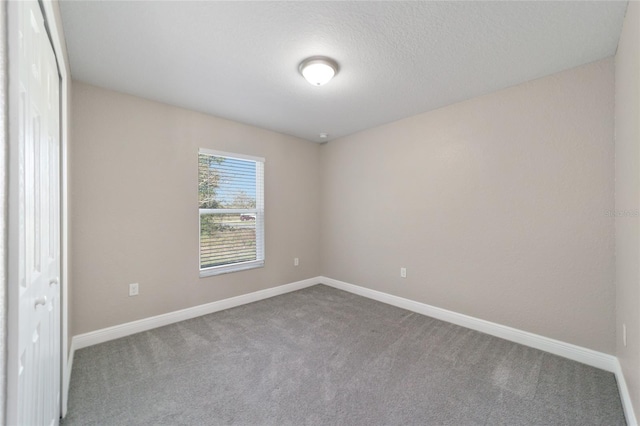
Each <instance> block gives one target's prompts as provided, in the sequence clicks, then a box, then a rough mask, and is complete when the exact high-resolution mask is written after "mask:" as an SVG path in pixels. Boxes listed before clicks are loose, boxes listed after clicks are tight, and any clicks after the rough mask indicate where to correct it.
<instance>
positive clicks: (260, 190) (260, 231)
mask: <svg viewBox="0 0 640 426" xmlns="http://www.w3.org/2000/svg"><path fill="white" fill-rule="evenodd" d="M200 154H205V155H211V156H215V157H223V158H230V159H233V160H245V161H253V162H255V163H256V207H255V208H251V209H201V208H198V269H199V271H200V272H199V273H200V278H205V277H211V276H215V275H221V274H228V273H231V272H238V271H246V270H248V269H254V268H262V267H264V263H265V257H266V256H265V243H264V241H265V220H264V165H265V159H264V158H262V157H255V156H252V155H246V154H237V153H231V152H224V151H217V150H213V149H208V148H199V149H198V158H199V157H200ZM198 161H199V160H198ZM198 164H199V163H198ZM198 183H199V182H198ZM224 213H227V214H228V213H231V214H233V213H240V214H242V213H251V214H254V213H255V215H256V260H250V261H246V262H236V263H231V264H227V265H218V266H210V267H207V268H201V259H202V258H201V255H202V254H201V250H202V228H201V218H202V215H207V214H224Z"/></svg>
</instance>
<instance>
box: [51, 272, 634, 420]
mask: <svg viewBox="0 0 640 426" xmlns="http://www.w3.org/2000/svg"><path fill="white" fill-rule="evenodd" d="M316 284H325V285H328V286H330V287H334V288H337V289H339V290H344V291H347V292H349V293H353V294H357V295H359V296H363V297H367V298H369V299H373V300H377V301H379V302H382V303H387V304H389V305H392V306H397V307H399V308H402V309H406V310H409V311H412V312H417V313H419V314H422V315H426V316H429V317H432V318H436V319H439V320H442V321H446V322H450V323H452V324H456V325H459V326H462V327H466V328H469V329H472V330H476V331H480V332H482V333H486V334H490V335H492V336H496V337H500V338H502V339H505V340H509V341H511V342H515V343H519V344H522V345H525V346H529V347H532V348H535V349H540V350H542V351H545V352H549V353H552V354H554V355H558V356H561V357H564V358H568V359H571V360H573V361H577V362H581V363H583V364H587V365H590V366H592V367H596V368H600V369H602V370H605V371H609V372H612V373H615V375H616V379H617V381H618V388H619V390H620V398H621V400H622V405H623V408H624V412H625V415H626V417H627V423H628V424H629V425H630V426H637V425H638V423H637V421H636V417H635V414H634V411H633V407H632V402H631V397H630V395H629V390H628V388H627V385H626V381H625V379H624V375H623V374H622V370H621V367H620V363H619V362H618V359H617V358H616V357H615V356H613V355H608V354H605V353H602V352H598V351H594V350H592V349H587V348H583V347H581V346H577V345H573V344H570V343H565V342H561V341H559V340H555V339H551V338H548V337H544V336H540V335H537V334H534V333H529V332H527V331H522V330H518V329H516V328H512V327H507V326H505V325H500V324H496V323H493V322H490V321H485V320H482V319H478V318H474V317H471V316H468V315H464V314H460V313H457V312H453V311H449V310H446V309H442V308H438V307H435V306H431V305H427V304H425V303H421V302H416V301H414V300H410V299H405V298H402V297H398V296H393V295H391V294H388V293H383V292H380V291H377V290H371V289H368V288H365V287H360V286H357V285H354V284H349V283H346V282H344V281H338V280H334V279H333V278H327V277H323V276H319V277H315V278H309V279H306V280H302V281H297V282H294V283H290V284H285V285H281V286H278V287H272V288H268V289H265V290H260V291H256V292H254V293H249V294H243V295H240V296H236V297H231V298H229V299H223V300H219V301H217V302H212V303H207V304H204V305H199V306H195V307H192V308H187V309H182V310H180V311H175V312H170V313H167V314H163V315H158V316H154V317H150V318H144V319H141V320H138V321H133V322H129V323H126V324H120V325H116V326H113V327H108V328H104V329H101V330H96V331H92V332H89V333H85V334H80V335H77V336H74V337H73V339H72V340H71V350H70V353H69V361H68V368H67V375H66V376H65V378H64V390H63V391H64V395H63V415H64V414H66V410H67V407H66V405H67V404H66V402H67V393H68V390H69V382H70V378H71V368H72V366H73V358H74V354H75V351H76V350H77V349H82V348H85V347H87V346H92V345H96V344H98V343H103V342H107V341H109V340H114V339H118V338H120V337H125V336H129V335H132V334H136V333H140V332H142V331H147V330H151V329H154V328H157V327H162V326H165V325H169V324H173V323H176V322H179V321H184V320H187V319H191V318H196V317H199V316H202V315H206V314H211V313H214V312H218V311H222V310H225V309H229V308H234V307H236V306H240V305H245V304H247V303H252V302H257V301H259V300H263V299H268V298H270V297H274V296H278V295H281V294H285V293H289V292H292V291H296V290H301V289H303V288H306V287H310V286H313V285H316Z"/></svg>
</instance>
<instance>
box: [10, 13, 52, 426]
mask: <svg viewBox="0 0 640 426" xmlns="http://www.w3.org/2000/svg"><path fill="white" fill-rule="evenodd" d="M11 3H12V4H13V6H12V7H14V8H16V9H17V11H14V13H13V14H10V17H11V16H13V17H15V18H16V19H17V20H18V26H17V30H18V31H17V33H18V34H17V37H18V42H19V49H18V55H19V57H18V61H17V62H18V65H17V66H18V68H19V69H18V70H16V69H15V68H14V71H18V74H19V79H18V80H19V89H17V90H13V91H12V92H10V97H11V95H13V96H14V97H15V96H17V99H13V100H12V101H11V106H13V107H14V108H17V109H18V111H17V115H16V114H13V115H12V118H13V117H17V122H18V123H17V124H18V126H17V128H16V127H15V126H10V129H14V133H15V134H14V135H11V136H10V138H11V145H10V150H13V154H12V155H11V156H10V164H9V167H10V179H13V180H12V183H11V184H10V189H9V190H10V200H11V201H10V232H11V228H12V229H13V230H14V232H13V234H11V235H13V238H11V236H10V242H9V247H10V253H9V258H10V260H9V262H10V277H9V279H10V281H9V283H10V284H9V285H10V286H12V288H13V289H14V292H15V293H14V295H15V297H13V298H11V297H10V303H11V301H12V300H13V301H15V302H16V303H17V312H14V313H13V315H10V320H11V318H13V319H14V323H13V324H11V323H10V325H9V327H10V328H9V332H10V333H11V332H12V331H13V332H14V333H17V338H14V339H12V340H10V342H13V343H14V344H13V345H11V344H10V346H9V351H10V354H9V366H8V368H9V389H8V395H9V399H10V404H9V405H8V407H7V414H8V416H9V417H8V420H9V422H10V423H15V424H17V425H57V424H58V422H59V417H60V353H61V352H60V284H59V282H60V279H59V277H60V214H59V212H60V185H59V182H60V155H59V153H60V148H59V147H60V144H59V133H60V132H59V87H60V79H59V75H58V69H57V65H56V59H55V56H54V53H53V48H52V46H51V43H50V41H49V38H48V35H47V32H46V29H45V26H44V18H43V16H42V12H41V10H40V5H39V4H38V2H37V1H20V2H11ZM10 19H11V18H10ZM14 28H15V27H14ZM10 36H11V35H10ZM14 58H15V56H14ZM13 75H14V76H15V73H14V74H13ZM10 79H11V74H10ZM16 83H18V82H17V81H14V84H16ZM10 84H11V83H10ZM10 131H11V130H10ZM15 136H17V137H15ZM12 191H13V193H11V192H12ZM16 289H17V292H16ZM14 309H15V307H14ZM16 340H17V341H16ZM15 343H17V344H15Z"/></svg>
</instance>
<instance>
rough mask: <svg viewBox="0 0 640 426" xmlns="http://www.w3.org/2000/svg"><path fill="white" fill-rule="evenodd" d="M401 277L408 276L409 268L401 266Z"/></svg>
mask: <svg viewBox="0 0 640 426" xmlns="http://www.w3.org/2000/svg"><path fill="white" fill-rule="evenodd" d="M400 278H407V268H400Z"/></svg>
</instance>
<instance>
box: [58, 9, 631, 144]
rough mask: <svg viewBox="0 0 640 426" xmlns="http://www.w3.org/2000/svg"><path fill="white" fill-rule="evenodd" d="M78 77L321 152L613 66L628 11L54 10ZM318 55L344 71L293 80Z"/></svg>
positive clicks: (75, 76)
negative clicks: (548, 78)
mask: <svg viewBox="0 0 640 426" xmlns="http://www.w3.org/2000/svg"><path fill="white" fill-rule="evenodd" d="M61 10H62V18H63V25H64V31H65V33H66V38H67V46H68V50H69V57H70V62H71V72H72V75H73V77H74V78H76V79H79V80H82V81H85V82H88V83H92V84H95V85H98V86H101V87H106V88H110V89H114V90H117V91H121V92H125V93H130V94H133V95H137V96H141V97H144V98H148V99H152V100H157V101H161V102H166V103H169V104H173V105H177V106H181V107H185V108H189V109H193V110H198V111H203V112H206V113H209V114H213V115H217V116H220V117H224V118H229V119H232V120H237V121H240V122H243V123H248V124H252V125H255V126H259V127H263V128H267V129H271V130H275V131H278V132H282V133H287V134H291V135H295V136H299V137H302V138H305V139H308V140H311V141H316V142H318V141H320V138H319V136H318V134H319V133H321V132H327V133H329V135H330V136H329V140H331V139H335V138H337V137H341V136H345V135H348V134H351V133H354V132H357V131H359V130H363V129H366V128H370V127H374V126H377V125H380V124H383V123H387V122H391V121H394V120H398V119H400V118H404V117H408V116H411V115H415V114H418V113H421V112H425V111H428V110H432V109H435V108H439V107H442V106H445V105H448V104H451V103H455V102H458V101H461V100H464V99H468V98H471V97H474V96H478V95H481V94H485V93H489V92H492V91H495V90H498V89H502V88H505V87H508V86H512V85H514V84H518V83H521V82H524V81H527V80H531V79H535V78H539V77H542V76H545V75H549V74H552V73H555V72H558V71H561V70H564V69H567V68H571V67H574V66H578V65H581V64H585V63H588V62H592V61H595V60H598V59H601V58H605V57H607V56H611V55H613V54H614V53H615V51H616V47H617V43H618V38H619V35H620V30H621V27H622V20H623V18H624V13H625V10H626V2H617V1H606V2H563V1H559V2H480V1H478V2H399V1H394V2H308V1H307V2H269V1H259V2H240V1H235V2H205V1H199V2H189V1H95V0H94V1H62V2H61ZM314 55H326V56H330V57H332V58H333V59H335V60H336V61H337V62H338V63H339V64H340V72H339V73H338V75H337V76H336V78H335V79H334V80H332V81H331V82H329V83H328V84H327V85H325V86H321V87H314V86H311V85H310V84H309V83H307V82H306V81H305V80H304V79H303V78H302V77H301V76H300V74H299V73H298V64H299V63H300V62H301V61H302V60H303V59H305V58H306V57H308V56H314Z"/></svg>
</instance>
